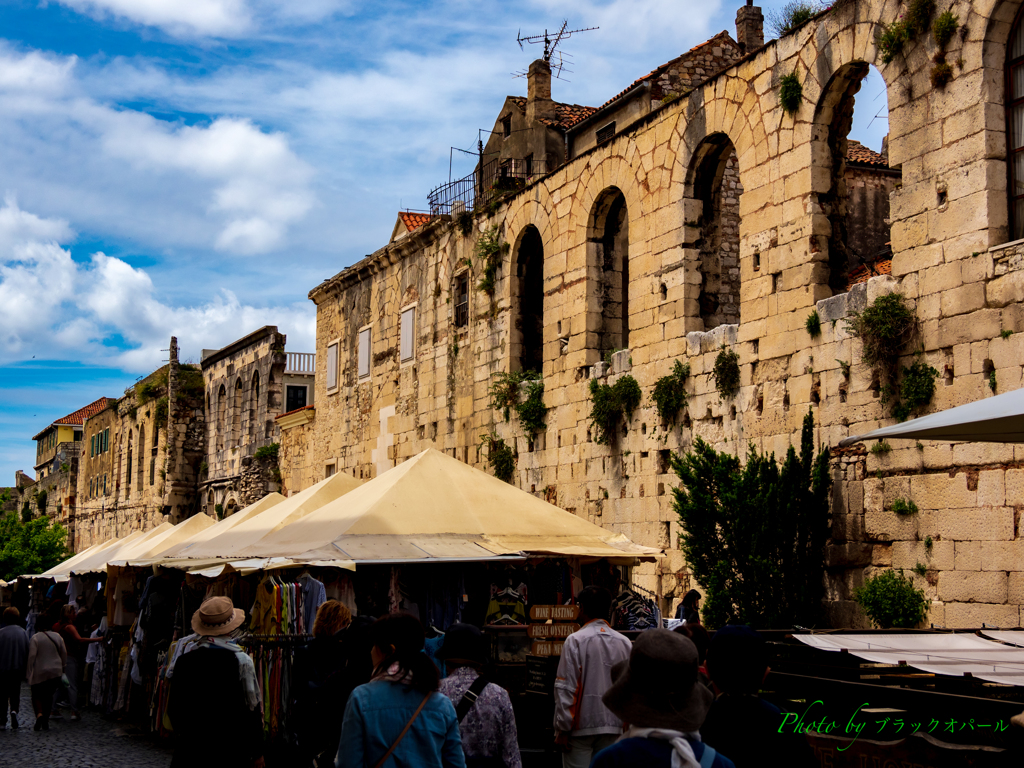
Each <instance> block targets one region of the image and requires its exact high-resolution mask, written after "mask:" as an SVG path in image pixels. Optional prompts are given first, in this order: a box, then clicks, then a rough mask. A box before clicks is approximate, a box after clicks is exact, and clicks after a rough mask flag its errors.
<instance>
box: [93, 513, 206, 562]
mask: <svg viewBox="0 0 1024 768" xmlns="http://www.w3.org/2000/svg"><path fill="white" fill-rule="evenodd" d="M213 525H214V520H213V518H212V517H210V516H209V515H193V516H192V517H190V518H188V519H187V520H184V521H182V522H180V523H178V524H177V525H174V526H171V528H170V530H164V531H161V532H160V533H159V534H157V535H154V536H149V537H147V538H145V539H142V540H140V541H138V542H136V543H135V544H134V545H132V546H130V547H129V548H128V549H123V550H119V551H118V552H117V553H116V554H114V555H113V556H111V557H109V558H108V559H107V565H112V566H114V567H124V566H128V565H149V564H150V563H151V562H152V559H153V558H154V557H157V556H159V555H160V553H162V552H163V550H165V549H168V548H170V547H175V546H178V545H180V544H182V543H184V542H188V541H191V540H192V538H193V537H194V536H196V535H198V534H200V533H202V532H203V531H205V530H207V529H209V528H212V527H213Z"/></svg>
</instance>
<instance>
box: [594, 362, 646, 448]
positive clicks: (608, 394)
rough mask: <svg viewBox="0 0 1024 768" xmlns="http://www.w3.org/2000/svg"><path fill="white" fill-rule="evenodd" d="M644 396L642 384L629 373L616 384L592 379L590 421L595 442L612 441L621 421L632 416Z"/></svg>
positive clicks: (605, 442) (604, 442)
mask: <svg viewBox="0 0 1024 768" xmlns="http://www.w3.org/2000/svg"><path fill="white" fill-rule="evenodd" d="M642 397H643V393H642V392H641V390H640V385H639V384H638V383H637V381H636V379H634V378H633V377H632V376H630V375H628V374H627V375H625V376H623V377H622V378H621V379H619V380H618V381H616V382H615V383H614V384H601V383H599V382H598V380H597V379H591V380H590V423H591V425H592V427H593V429H594V442H596V443H601V444H605V445H607V444H608V443H610V442H612V440H613V439H614V437H615V431H616V429H617V428H618V425H619V422H620V421H622V420H623V419H626V420H628V419H629V418H630V417H632V415H633V411H634V410H636V408H637V406H639V405H640V399H641V398H642Z"/></svg>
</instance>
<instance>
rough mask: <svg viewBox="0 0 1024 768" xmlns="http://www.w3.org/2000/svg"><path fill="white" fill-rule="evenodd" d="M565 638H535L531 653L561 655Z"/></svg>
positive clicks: (535, 654) (536, 654)
mask: <svg viewBox="0 0 1024 768" xmlns="http://www.w3.org/2000/svg"><path fill="white" fill-rule="evenodd" d="M563 645H565V641H564V640H534V641H533V647H532V648H531V649H530V653H532V654H533V655H534V656H561V655H562V646H563Z"/></svg>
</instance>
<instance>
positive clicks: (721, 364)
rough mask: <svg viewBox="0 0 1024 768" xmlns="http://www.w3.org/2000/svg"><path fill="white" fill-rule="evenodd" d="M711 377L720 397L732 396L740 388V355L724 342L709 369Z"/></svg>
mask: <svg viewBox="0 0 1024 768" xmlns="http://www.w3.org/2000/svg"><path fill="white" fill-rule="evenodd" d="M711 377H712V378H713V379H714V380H715V389H717V390H718V396H719V397H720V398H721V399H723V400H724V399H725V398H727V397H732V396H733V395H735V394H736V392H738V391H739V388H740V356H739V355H738V354H736V352H734V351H733V350H731V349H729V348H728V347H727V346H725V344H723V345H722V350H721V351H720V352H719V353H718V357H716V358H715V366H714V368H712V369H711Z"/></svg>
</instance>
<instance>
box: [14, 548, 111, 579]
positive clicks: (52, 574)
mask: <svg viewBox="0 0 1024 768" xmlns="http://www.w3.org/2000/svg"><path fill="white" fill-rule="evenodd" d="M117 543H118V539H107V540H106V541H104V542H101V543H99V544H93V545H92V546H91V547H87V548H86V549H83V550H82V551H81V552H79V553H78V554H77V555H73V556H71V557H69V558H68V559H67V560H65V561H64V562H62V563H58V564H57V565H55V566H53V567H52V568H50V569H49V570H47V571H44V572H43V573H38V574H25V575H23V576H21V577H19V578H22V579H54V580H55V581H67V580H68V578H70V575H71V570H70V569H71V568H73V567H74V566H76V565H77V564H78V563H81V562H83V561H84V560H85V559H86V558H88V557H91V556H92V555H94V554H95V553H97V552H99V551H100V550H102V549H105V548H107V547H113V546H114V545H115V544H117Z"/></svg>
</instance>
